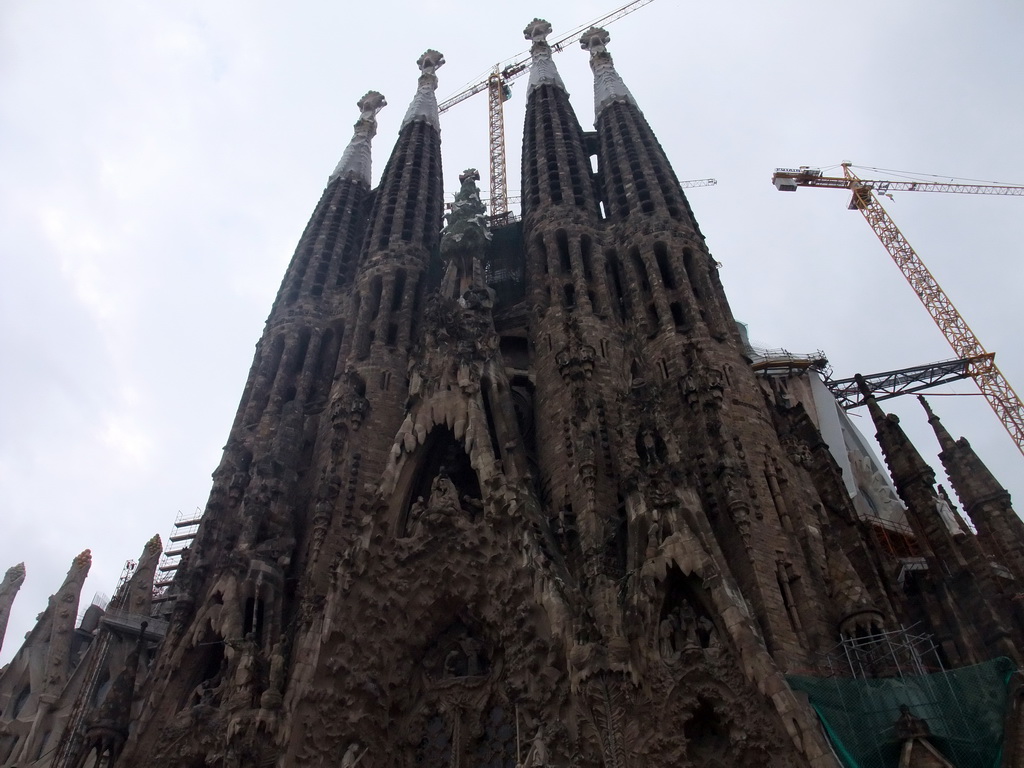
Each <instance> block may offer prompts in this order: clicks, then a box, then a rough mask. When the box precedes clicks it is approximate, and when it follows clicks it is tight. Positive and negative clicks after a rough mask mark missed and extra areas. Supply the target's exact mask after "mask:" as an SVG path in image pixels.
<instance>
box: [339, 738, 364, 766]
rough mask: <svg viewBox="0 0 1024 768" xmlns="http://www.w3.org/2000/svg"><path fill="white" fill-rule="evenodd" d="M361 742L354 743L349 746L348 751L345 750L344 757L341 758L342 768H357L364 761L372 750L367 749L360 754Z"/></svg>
mask: <svg viewBox="0 0 1024 768" xmlns="http://www.w3.org/2000/svg"><path fill="white" fill-rule="evenodd" d="M359 746H360V745H359V742H358V741H353V742H352V743H351V744H349V745H348V749H346V750H345V755H344V757H342V758H341V768H355V766H356V765H358V764H359V761H360V760H362V759H363V757H364V756H365V755H366V753H367V752H369V750H370V748H369V747H367V748H366V749H364V750H363V751H362V752H359Z"/></svg>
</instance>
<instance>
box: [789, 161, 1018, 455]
mask: <svg viewBox="0 0 1024 768" xmlns="http://www.w3.org/2000/svg"><path fill="white" fill-rule="evenodd" d="M842 167H843V175H842V176H841V177H838V176H825V175H824V174H823V173H822V171H820V170H818V169H816V168H810V167H807V166H801V167H800V168H777V169H776V170H775V173H774V174H773V175H772V183H773V184H774V185H775V187H776V189H778V190H779V191H782V192H795V191H796V190H797V188H798V187H825V188H831V189H848V190H850V191H851V192H852V193H853V197H852V198H851V200H850V210H851V211H853V210H856V211H860V212H861V213H862V214H864V218H865V219H866V220H867V222H868V224H869V225H870V226H871V229H872V230H874V233H875V234H876V235H877V236H878V239H879V240H881V241H882V245H884V246H885V249H886V250H887V251H888V252H889V255H890V256H892V258H893V261H895V262H896V266H898V267H899V268H900V271H901V272H902V273H903V276H904V277H906V278H907V282H909V283H910V287H911V288H913V289H914V293H916V294H917V296H918V298H920V299H921V303H922V304H924V307H925V309H927V310H928V314H930V315H931V316H932V319H933V320H934V321H935V324H936V325H938V326H939V330H940V331H942V333H943V335H944V336H945V337H946V341H948V342H949V345H950V346H951V347H952V348H953V351H954V352H955V353H956V355H957V357H959V358H961V359H967V358H971V362H970V365H969V372H970V376H971V378H973V379H974V381H975V383H977V385H978V389H980V390H981V393H982V395H984V396H985V399H986V400H988V403H989V405H991V406H992V410H993V411H995V412H996V416H998V417H999V420H1000V421H1001V422H1002V423H1003V426H1004V427H1006V431H1007V432H1009V433H1010V437H1011V438H1012V439H1013V441H1014V443H1016V445H1017V448H1018V449H1019V450H1020V452H1021V453H1024V405H1022V404H1021V400H1020V398H1019V397H1018V396H1017V393H1016V392H1014V391H1013V387H1011V386H1010V382H1008V381H1007V380H1006V377H1005V376H1003V374H1002V373H1001V372H1000V371H999V369H998V368H997V367H996V364H995V355H994V354H993V353H990V352H987V351H985V347H984V346H982V344H981V342H980V341H979V340H978V337H977V336H975V335H974V332H973V331H972V330H971V329H970V326H968V325H967V321H966V320H964V318H963V316H962V315H961V314H960V312H959V311H958V310H957V308H956V307H955V306H953V302H952V301H950V299H949V297H948V296H947V295H946V292H945V291H943V290H942V288H941V287H940V286H939V283H938V281H936V279H935V277H934V276H933V275H932V273H931V272H930V271H929V269H928V267H926V266H925V264H924V262H923V261H921V257H920V256H918V255H917V253H916V252H915V251H914V249H913V248H912V247H911V246H910V243H909V242H907V239H906V238H905V237H904V236H903V233H902V232H900V230H899V228H898V227H897V226H896V223H895V222H894V221H893V220H892V218H891V217H890V216H889V214H888V213H886V211H885V208H883V207H882V204H881V203H880V202H879V201H878V194H888V193H890V192H953V193H961V194H971V195H1024V186H1019V185H997V184H958V183H953V182H949V183H946V182H927V181H880V180H876V179H861V178H859V177H858V176H857V175H856V174H855V173H854V172H853V171H852V170H851V164H850V163H843V164H842ZM876 193H877V194H876Z"/></svg>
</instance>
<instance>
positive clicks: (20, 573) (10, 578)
mask: <svg viewBox="0 0 1024 768" xmlns="http://www.w3.org/2000/svg"><path fill="white" fill-rule="evenodd" d="M24 583H25V564H24V563H18V564H17V565H12V566H11V567H10V568H8V569H7V573H5V574H4V580H3V581H2V582H0V648H3V646H4V635H5V634H6V633H7V621H8V620H9V619H10V618H11V606H12V605H13V604H14V598H15V597H17V596H18V590H19V589H21V585H22V584H24Z"/></svg>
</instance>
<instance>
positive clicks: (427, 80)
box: [402, 49, 444, 130]
mask: <svg viewBox="0 0 1024 768" xmlns="http://www.w3.org/2000/svg"><path fill="white" fill-rule="evenodd" d="M443 64H444V56H443V55H442V54H441V53H439V52H438V51H435V50H433V49H430V50H428V51H426V52H425V53H424V54H423V55H422V56H420V57H419V59H417V60H416V65H417V66H418V67H419V68H420V79H419V87H418V88H417V89H416V95H415V96H413V97H412V103H411V104H409V110H408V111H407V112H406V113H405V119H404V120H402V127H403V128H404V127H405V126H407V125H408V124H409V123H411V122H413V121H414V120H423V121H425V122H427V123H430V124H431V125H432V126H434V127H435V128H436V129H437V130H441V123H440V120H439V119H438V115H437V96H436V95H435V91H436V90H437V75H436V74H435V73H436V72H437V70H438V69H439V68H440V67H441V66H442V65H443Z"/></svg>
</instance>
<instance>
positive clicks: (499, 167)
mask: <svg viewBox="0 0 1024 768" xmlns="http://www.w3.org/2000/svg"><path fill="white" fill-rule="evenodd" d="M653 2H654V0H633V2H631V3H626V4H625V5H624V6H622V7H621V8H617V9H616V10H614V11H612V12H611V13H607V14H605V15H604V16H601V17H600V18H598V19H594V21H591V22H589V23H588V24H584V25H582V26H579V27H576V28H575V29H574V30H572V31H571V32H569V34H567V35H565V36H564V37H562V38H560V39H559V40H558V41H557V42H555V43H552V45H551V52H552V53H557V52H558V51H561V50H562V49H563V48H565V47H566V46H567V45H569V44H570V43H572V42H574V41H575V40H576V39H577V38H578V37H579V36H580V34H582V33H583V32H584V31H585V30H587V29H589V28H590V27H596V26H598V25H601V24H610V23H611V22H613V21H615V20H616V19H621V18H622V17H623V16H626V15H628V14H630V13H632V12H633V11H636V10H639V9H640V8H643V7H644V6H645V5H649V4H651V3H653ZM530 60H531V57H530V52H529V51H526V52H525V53H521V54H519V55H518V56H516V57H515V58H513V59H512V61H511V62H510V63H508V64H505V63H504V62H498V63H497V64H495V65H494V66H493V67H492V68H491V71H490V73H489V74H488V75H487V77H486V78H485V79H483V80H480V81H478V82H476V83H473V84H472V85H468V86H466V87H465V88H464V89H462V90H461V91H459V92H458V93H456V94H455V95H454V96H450V97H448V98H447V99H445V100H444V101H442V102H441V103H440V104H439V105H438V107H437V110H438V112H439V113H444V112H447V111H448V110H449V109H451V108H452V107H454V106H455V105H456V104H461V103H462V102H464V101H465V100H466V99H468V98H469V97H470V96H475V95H476V94H478V93H480V92H481V91H484V90H486V91H487V146H488V151H489V153H490V161H491V162H490V165H491V197H490V204H491V217H492V218H493V219H499V218H501V217H503V216H506V215H507V214H508V181H507V180H506V177H505V114H504V110H503V109H502V105H503V104H504V103H505V102H506V101H508V100H509V98H510V97H511V96H512V88H511V86H510V85H509V83H511V82H512V81H513V80H515V79H516V78H517V77H519V76H520V75H522V74H523V73H524V72H526V71H527V70H528V69H529V64H530ZM506 61H507V60H506Z"/></svg>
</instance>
